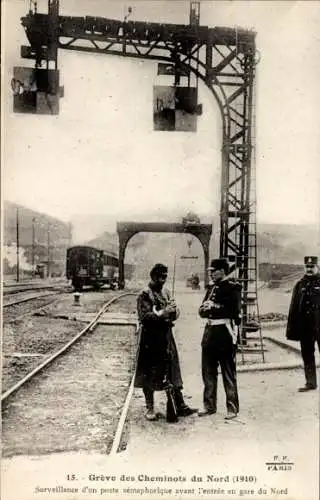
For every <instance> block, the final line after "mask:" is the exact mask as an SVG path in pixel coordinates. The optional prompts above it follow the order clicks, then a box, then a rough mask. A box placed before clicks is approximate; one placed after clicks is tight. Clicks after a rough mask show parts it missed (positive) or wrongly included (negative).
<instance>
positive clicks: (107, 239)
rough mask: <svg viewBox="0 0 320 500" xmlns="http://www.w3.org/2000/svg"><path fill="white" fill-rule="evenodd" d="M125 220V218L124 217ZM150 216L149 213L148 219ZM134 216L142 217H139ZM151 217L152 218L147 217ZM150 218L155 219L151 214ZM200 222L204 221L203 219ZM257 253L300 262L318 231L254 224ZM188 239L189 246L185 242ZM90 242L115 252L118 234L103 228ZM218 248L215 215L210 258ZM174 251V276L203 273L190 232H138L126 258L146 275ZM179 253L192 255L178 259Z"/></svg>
mask: <svg viewBox="0 0 320 500" xmlns="http://www.w3.org/2000/svg"><path fill="white" fill-rule="evenodd" d="M124 219H125V220H126V218H124ZM150 219H151V217H150V216H149V219H148V220H150ZM135 220H145V218H143V217H141V218H140V219H138V218H135ZM151 220H152V219H151ZM153 220H157V219H156V218H155V217H154V218H153ZM158 220H161V221H165V222H169V221H179V217H178V216H177V215H176V216H175V217H173V216H169V215H168V214H164V216H163V217H162V218H160V217H159V218H158ZM201 221H202V222H205V223H208V222H209V221H208V218H207V219H206V220H203V219H202V220H201ZM257 228H258V234H257V257H258V262H260V263H262V262H271V263H277V264H301V263H302V262H303V257H304V255H307V254H315V255H318V254H320V251H319V248H318V242H319V234H318V232H317V228H316V227H315V226H307V225H303V226H302V225H289V224H288V225H287V224H268V223H262V224H258V225H257ZM188 240H189V243H190V241H192V243H191V245H190V247H189V246H188ZM89 243H90V244H93V245H94V246H98V247H101V248H104V249H105V250H107V251H113V252H116V253H118V235H117V234H116V233H115V232H112V233H111V232H110V233H108V232H104V233H103V234H101V235H100V236H99V237H97V238H95V239H93V240H90V241H89ZM218 252H219V219H218V218H214V219H213V233H212V237H211V242H210V258H211V257H213V256H214V255H217V254H218ZM175 255H176V272H177V278H178V279H179V278H180V279H185V278H186V277H187V276H188V275H189V274H191V272H197V273H199V274H200V276H202V275H203V266H204V264H203V251H202V248H201V245H200V243H199V242H198V240H197V239H196V238H194V237H191V236H190V235H184V234H180V235H176V234H167V233H153V234H150V233H139V234H137V235H136V236H134V237H133V238H132V240H130V242H129V244H128V247H127V251H126V261H127V262H131V263H135V265H136V277H139V278H143V277H145V276H148V272H149V270H150V268H151V266H152V265H153V264H154V263H155V262H158V261H160V262H165V263H167V264H168V265H169V266H170V267H171V270H172V267H173V262H174V256H175ZM181 257H195V258H194V259H181Z"/></svg>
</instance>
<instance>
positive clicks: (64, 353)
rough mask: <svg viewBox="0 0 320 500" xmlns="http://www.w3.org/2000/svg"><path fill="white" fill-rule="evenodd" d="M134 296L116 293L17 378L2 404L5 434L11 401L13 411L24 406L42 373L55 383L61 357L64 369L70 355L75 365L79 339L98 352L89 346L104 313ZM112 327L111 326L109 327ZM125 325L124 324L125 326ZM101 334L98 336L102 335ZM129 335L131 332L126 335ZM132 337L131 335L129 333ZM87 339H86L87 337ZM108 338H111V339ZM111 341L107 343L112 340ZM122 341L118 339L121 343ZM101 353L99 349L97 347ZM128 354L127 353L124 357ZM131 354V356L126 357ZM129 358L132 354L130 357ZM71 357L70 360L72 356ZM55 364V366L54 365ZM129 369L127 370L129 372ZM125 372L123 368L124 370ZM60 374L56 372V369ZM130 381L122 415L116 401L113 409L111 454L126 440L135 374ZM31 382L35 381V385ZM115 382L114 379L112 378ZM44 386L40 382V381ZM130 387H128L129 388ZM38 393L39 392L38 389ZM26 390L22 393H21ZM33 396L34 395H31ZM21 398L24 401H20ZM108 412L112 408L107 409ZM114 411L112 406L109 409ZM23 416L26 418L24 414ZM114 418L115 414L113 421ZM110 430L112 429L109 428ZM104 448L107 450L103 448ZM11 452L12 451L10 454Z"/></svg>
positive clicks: (109, 444) (127, 293) (122, 385)
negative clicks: (55, 347) (77, 328)
mask: <svg viewBox="0 0 320 500" xmlns="http://www.w3.org/2000/svg"><path fill="white" fill-rule="evenodd" d="M129 296H131V297H135V296H136V292H125V293H121V295H117V296H115V297H112V298H111V299H110V300H108V301H107V302H106V303H105V304H104V305H103V306H102V307H101V308H100V310H99V311H98V313H97V314H95V316H94V318H93V319H92V320H91V321H90V322H89V323H88V324H87V325H86V326H85V327H84V328H83V329H82V330H81V331H80V332H78V333H77V334H76V335H74V336H73V337H72V338H71V340H69V341H68V342H66V343H65V344H64V345H63V346H62V347H61V348H60V349H58V350H56V351H55V352H54V353H51V354H50V355H49V356H47V357H46V358H45V359H44V360H43V361H41V363H40V364H37V366H36V367H35V368H33V369H32V370H31V371H30V372H28V373H27V374H25V375H24V376H23V377H22V378H21V379H20V380H19V381H17V382H16V383H14V384H13V385H12V386H10V387H9V388H8V389H7V390H6V391H5V392H4V393H3V394H2V396H1V401H2V407H3V408H4V416H3V422H4V435H5V428H6V425H5V423H6V416H7V417H8V418H10V417H9V415H10V413H11V411H10V404H11V401H12V399H14V400H15V403H14V404H13V413H15V410H14V407H15V405H18V406H19V407H20V406H22V407H24V403H23V401H24V398H25V397H27V399H28V394H29V393H30V390H31V394H32V389H33V387H36V386H37V385H39V382H41V381H42V379H41V376H42V377H43V378H44V379H46V378H50V379H51V378H52V381H53V383H55V380H54V379H55V377H54V375H52V374H51V375H50V369H51V370H52V369H53V370H55V367H57V364H58V363H59V362H60V363H61V360H63V361H62V365H64V366H63V369H67V371H68V370H69V368H68V366H67V364H66V360H67V358H68V356H69V358H70V364H72V355H73V354H72V349H75V348H76V347H77V348H78V354H77V353H75V356H76V357H77V356H79V355H81V352H80V351H79V342H81V341H83V342H87V343H86V344H85V345H86V346H87V348H86V349H87V352H88V353H89V355H90V356H91V355H92V351H95V352H96V348H93V349H92V350H91V349H90V346H89V344H88V342H90V343H91V345H92V344H93V343H94V341H95V340H94V339H95V337H94V336H91V334H92V333H93V332H95V331H96V330H97V329H98V328H97V327H98V326H99V325H100V320H101V318H102V316H103V314H104V313H106V312H108V311H109V310H110V308H112V306H113V305H115V304H116V303H119V302H120V301H121V300H122V299H124V298H125V297H129ZM130 325H131V326H130V327H131V329H132V328H133V326H132V322H131V324H130ZM99 328H100V329H101V328H102V326H99ZM109 328H110V327H109ZM122 328H123V327H122ZM134 330H136V327H134ZM99 335H100V337H101V338H100V340H98V342H101V339H102V345H103V343H104V339H105V338H106V337H107V333H105V332H104V333H103V332H100V334H99ZM99 335H98V337H99ZM126 336H127V337H128V335H126ZM129 338H130V336H129ZM84 339H86V340H84ZM136 339H137V338H136V337H135V338H134V340H133V338H132V334H131V340H130V341H129V343H130V342H131V343H132V342H134V343H135V342H136ZM110 340H114V339H112V337H111V338H110ZM110 340H109V341H110ZM109 341H108V342H109ZM126 342H127V341H124V340H121V339H120V345H122V346H124V348H126V349H127V351H128V349H129V348H128V342H127V343H126ZM118 343H119V342H118ZM135 348H136V345H134V346H132V345H131V347H130V349H129V351H131V353H132V352H133V351H135ZM113 351H114V352H112V356H113V357H116V358H119V359H121V358H122V356H121V353H120V354H119V351H118V349H117V348H114V349H113ZM98 352H100V351H99V350H98ZM112 356H111V357H112ZM123 357H125V356H123ZM127 357H128V356H127ZM129 357H130V356H129ZM69 358H68V359H69ZM131 358H132V355H131ZM129 365H130V371H131V370H132V359H130V362H129ZM52 367H53V368H52ZM128 371H129V370H127V372H128ZM122 372H123V370H122ZM55 373H57V371H56V372H55ZM131 377H132V378H131V381H130V384H128V381H126V383H125V385H126V391H125V392H126V395H125V398H124V400H123V401H122V402H121V413H120V415H119V411H120V407H119V405H117V404H115V407H114V408H113V412H114V411H115V408H116V410H117V415H118V418H117V426H116V429H115V426H114V424H113V425H112V443H111V440H110V436H109V435H108V439H107V441H108V444H107V446H106V447H107V452H108V453H111V454H112V453H116V452H117V451H118V450H119V449H120V448H121V447H122V446H123V443H122V439H123V434H124V429H125V424H126V417H127V411H128V408H129V404H130V399H131V396H132V392H133V376H132V374H131ZM122 378H123V374H122ZM32 382H34V384H35V385H34V386H33V384H32ZM113 382H115V381H113ZM40 385H41V383H40ZM128 387H129V389H128ZM123 389H124V382H123V380H122V382H121V388H119V390H117V388H116V387H115V391H114V392H115V393H117V392H119V391H120V390H121V391H122V393H123V395H124V391H123ZM36 392H37V391H36ZM22 393H23V394H22ZM31 397H32V396H31ZM21 401H22V402H21ZM108 411H109V410H108ZM110 411H111V409H110ZM20 418H21V415H20ZM22 418H23V417H22ZM113 420H114V418H113V417H112V421H113ZM108 432H109V433H110V432H111V431H108ZM104 451H105V450H104ZM9 454H10V453H9Z"/></svg>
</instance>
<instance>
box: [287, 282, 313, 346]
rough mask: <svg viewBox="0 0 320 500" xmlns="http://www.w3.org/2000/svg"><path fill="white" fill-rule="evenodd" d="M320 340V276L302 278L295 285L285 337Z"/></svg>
mask: <svg viewBox="0 0 320 500" xmlns="http://www.w3.org/2000/svg"><path fill="white" fill-rule="evenodd" d="M307 335H309V336H312V337H313V338H314V339H315V340H316V339H319V338H320V275H315V276H304V277H303V278H301V279H300V280H299V281H298V282H297V283H296V285H295V287H294V289H293V292H292V298H291V304H290V308H289V314H288V323H287V331H286V337H287V339H288V340H297V341H299V340H302V339H303V338H304V337H305V336H307Z"/></svg>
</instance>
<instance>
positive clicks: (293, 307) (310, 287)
mask: <svg viewBox="0 0 320 500" xmlns="http://www.w3.org/2000/svg"><path fill="white" fill-rule="evenodd" d="M304 265H305V275H304V276H303V277H302V278H301V279H300V280H299V281H298V282H297V283H296V285H295V287H294V289H293V293H292V298H291V304H290V309H289V315H288V324H287V332H286V337H287V339H288V340H296V341H300V345H301V354H302V359H303V364H304V373H305V378H306V385H305V386H304V387H300V388H299V389H298V390H299V392H306V391H311V390H314V389H316V388H317V374H316V363H315V357H314V351H315V342H317V344H318V349H319V352H320V273H319V267H318V257H315V256H307V257H305V258H304Z"/></svg>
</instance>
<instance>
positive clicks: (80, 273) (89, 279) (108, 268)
mask: <svg viewBox="0 0 320 500" xmlns="http://www.w3.org/2000/svg"><path fill="white" fill-rule="evenodd" d="M118 268H119V261H118V258H117V257H116V256H115V254H112V253H108V254H107V253H105V252H104V251H103V250H99V249H98V248H94V247H90V246H73V247H70V248H68V249H67V272H66V274H67V279H68V280H71V282H72V286H73V288H74V289H75V290H76V291H79V292H80V291H81V290H82V289H83V287H84V286H91V287H93V288H94V289H95V290H99V289H100V288H101V287H102V286H104V285H109V287H110V288H111V289H112V290H114V289H116V288H117V286H118Z"/></svg>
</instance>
